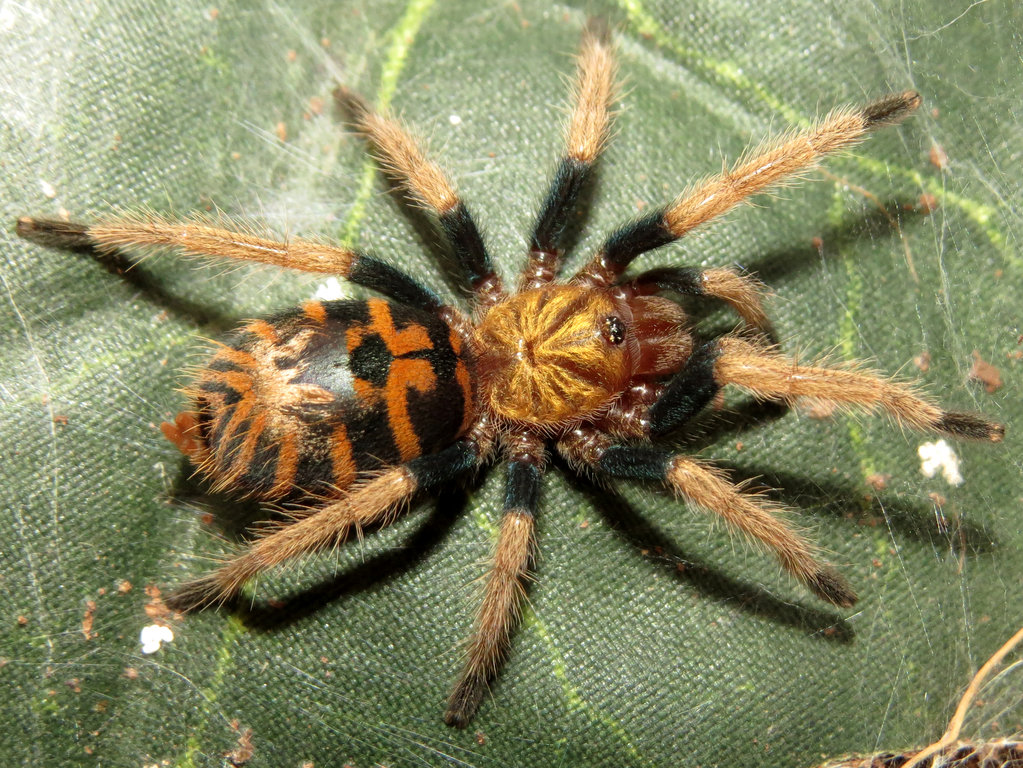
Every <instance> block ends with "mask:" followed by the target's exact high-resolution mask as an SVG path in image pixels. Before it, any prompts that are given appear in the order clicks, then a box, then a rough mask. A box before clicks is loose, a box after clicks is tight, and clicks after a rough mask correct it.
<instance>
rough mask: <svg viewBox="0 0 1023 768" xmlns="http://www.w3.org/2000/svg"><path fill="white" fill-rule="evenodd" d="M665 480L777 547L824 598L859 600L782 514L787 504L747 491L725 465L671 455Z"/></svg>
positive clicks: (792, 570) (848, 602)
mask: <svg viewBox="0 0 1023 768" xmlns="http://www.w3.org/2000/svg"><path fill="white" fill-rule="evenodd" d="M664 479H665V482H666V483H667V485H668V486H669V487H670V488H671V489H672V490H674V491H675V492H676V493H678V494H680V495H681V496H684V497H685V498H687V499H689V500H690V501H692V502H694V503H696V504H699V505H700V506H701V507H703V508H704V509H707V510H710V511H711V512H713V513H714V514H716V515H718V516H720V517H721V519H722V520H724V521H725V522H726V523H728V525H729V526H730V527H731V528H732V529H734V530H737V531H740V532H741V533H743V534H744V535H745V536H746V537H747V538H748V539H749V540H750V541H752V542H754V543H756V544H761V545H763V546H764V547H765V548H766V549H768V550H770V551H771V552H773V553H774V554H775V555H776V556H777V558H778V560H779V562H780V563H781V565H782V567H783V568H784V569H785V570H786V571H788V572H789V573H791V574H792V575H793V576H795V577H796V578H797V579H799V581H801V582H803V584H805V585H806V586H807V587H808V588H809V589H810V590H811V591H812V592H813V593H814V594H816V595H817V596H818V597H820V598H822V599H824V600H827V601H828V602H830V603H834V604H835V605H839V606H842V607H843V608H848V607H849V606H851V605H853V603H855V602H856V593H855V592H854V591H853V589H852V587H851V586H849V583H848V582H847V581H846V580H845V578H844V577H843V576H841V575H840V574H839V573H838V572H837V571H835V570H834V569H833V568H831V567H830V566H827V565H824V564H822V563H820V562H819V561H818V560H817V559H816V557H815V556H814V550H813V547H812V546H811V545H810V544H809V543H807V541H806V540H805V539H804V538H803V537H802V536H800V535H799V534H798V533H796V531H795V530H793V529H792V527H791V526H790V525H789V524H788V523H786V522H785V521H784V520H782V519H781V518H779V517H777V516H776V514H775V513H776V512H778V511H779V510H780V509H781V508H780V507H778V506H777V505H775V504H773V503H771V502H769V501H767V500H766V499H764V498H762V497H758V496H756V495H753V494H749V493H743V492H742V491H741V489H740V487H739V486H736V485H735V484H733V483H731V482H729V481H728V480H727V479H726V478H725V476H724V474H723V473H722V472H721V471H720V470H719V469H716V468H713V467H709V466H707V465H705V464H702V463H701V462H698V461H696V460H694V459H691V458H688V457H686V456H675V457H674V458H672V459H671V460H670V462H669V464H668V469H667V472H666V473H665V477H664Z"/></svg>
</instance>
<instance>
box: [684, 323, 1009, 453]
mask: <svg viewBox="0 0 1023 768" xmlns="http://www.w3.org/2000/svg"><path fill="white" fill-rule="evenodd" d="M714 346H715V347H716V349H715V350H714V352H713V354H714V364H713V376H714V381H715V383H716V384H717V385H718V386H724V385H725V384H735V385H736V386H738V387H741V388H742V389H745V390H746V391H747V392H750V393H752V394H753V395H754V396H755V397H757V398H761V399H772V398H781V399H783V400H786V401H788V402H792V401H794V400H796V399H797V398H800V397H810V398H816V399H819V400H826V401H829V402H832V403H836V404H839V405H847V406H854V407H857V408H863V409H865V410H874V409H878V408H880V409H881V410H883V411H885V412H886V413H887V414H888V415H889V416H891V417H892V418H894V419H895V420H896V421H898V422H900V423H903V424H907V425H909V426H911V427H913V428H915V429H920V430H925V431H931V432H941V433H943V434H946V435H949V436H951V437H957V438H966V439H968V440H988V441H991V442H994V443H997V442H999V441H1001V440H1002V438H1003V437H1004V436H1005V427H1003V426H1002V425H1001V424H997V423H995V422H993V421H990V420H988V419H986V418H984V417H983V416H979V415H977V414H973V413H962V412H959V411H945V410H942V409H941V408H939V407H938V406H937V405H935V404H934V403H932V402H931V401H930V400H927V399H925V398H923V397H920V396H919V395H917V394H915V393H914V392H913V391H912V390H911V389H910V388H909V387H907V386H905V385H903V384H899V383H896V382H893V381H891V380H889V379H885V378H882V377H880V376H876V375H874V374H871V373H865V372H862V371H850V370H842V369H835V368H824V367H821V366H808V365H800V364H799V363H797V362H796V361H795V360H792V359H791V358H787V357H783V356H782V355H780V354H777V353H776V352H774V351H772V350H770V349H764V348H762V347H758V346H757V345H755V344H752V343H750V342H749V341H746V340H745V339H741V338H738V337H736V336H724V337H722V338H720V339H718V340H717V342H715V345H714ZM671 390H672V387H671V385H670V384H669V387H668V392H671Z"/></svg>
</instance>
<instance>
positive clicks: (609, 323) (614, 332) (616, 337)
mask: <svg viewBox="0 0 1023 768" xmlns="http://www.w3.org/2000/svg"><path fill="white" fill-rule="evenodd" d="M601 330H602V333H603V334H604V338H605V339H607V340H608V341H609V342H611V343H612V344H614V345H615V346H617V345H618V344H621V343H622V342H623V341H625V323H623V322H622V321H621V318H618V317H614V316H613V315H612V316H611V317H609V318H607V319H606V320H605V321H604V327H603V329H601Z"/></svg>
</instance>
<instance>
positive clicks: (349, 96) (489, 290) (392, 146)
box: [334, 86, 505, 305]
mask: <svg viewBox="0 0 1023 768" xmlns="http://www.w3.org/2000/svg"><path fill="white" fill-rule="evenodd" d="M334 96H335V98H336V99H337V101H338V102H339V103H340V104H341V106H342V107H343V108H344V109H345V110H347V111H348V113H349V114H350V115H351V117H352V122H353V125H354V127H355V129H356V130H358V131H359V132H360V133H362V134H363V135H364V136H365V137H366V138H367V139H368V140H369V141H370V143H371V144H372V145H373V147H374V148H375V150H376V156H377V159H378V160H379V161H380V164H381V165H382V166H383V167H384V169H385V170H386V171H387V172H388V173H390V174H391V175H392V176H393V177H394V178H395V179H396V180H397V181H398V182H399V183H400V184H401V185H402V186H403V187H404V188H405V190H406V191H407V192H408V194H409V195H410V196H411V198H412V199H413V200H414V201H415V202H416V203H418V204H419V205H421V206H422V207H423V208H425V209H426V210H428V211H430V212H431V213H433V215H434V216H436V217H437V222H438V223H439V224H440V228H441V230H442V231H443V232H444V235H445V236H446V238H447V240H448V242H449V244H450V245H451V248H452V250H453V251H454V253H455V258H456V259H457V261H458V263H459V265H460V266H461V268H462V270H463V272H464V273H465V275H466V277H467V279H468V281H469V285H470V287H471V288H472V289H473V291H474V292H475V294H476V297H477V299H478V300H479V301H481V302H482V303H484V304H489V305H493V304H497V303H498V302H500V301H501V300H502V299H503V298H504V296H505V294H504V289H503V288H502V286H501V279H500V277H498V275H497V274H496V273H495V272H494V268H493V265H492V264H491V261H490V256H489V254H488V253H487V250H486V246H485V245H484V244H483V238H482V237H481V235H480V232H479V229H478V227H477V226H476V222H475V221H474V220H473V218H472V214H470V213H469V210H468V209H467V208H466V207H465V203H463V202H462V200H461V198H460V197H459V196H458V193H457V192H456V191H455V187H454V185H453V184H452V183H451V182H450V181H449V180H448V178H447V176H446V175H445V174H444V171H442V170H441V168H440V166H438V165H437V164H436V163H434V162H433V161H431V160H430V159H429V158H428V157H427V156H426V153H425V152H424V151H423V149H422V148H421V147H420V145H419V142H418V141H417V140H416V139H415V138H414V137H413V136H412V134H411V133H410V132H409V131H408V129H406V128H405V127H404V126H403V125H402V124H401V123H400V122H399V121H398V120H397V119H395V118H393V117H390V116H389V115H384V114H380V113H379V112H377V111H375V110H374V109H373V107H372V106H370V104H369V102H367V101H366V100H365V99H364V98H363V97H362V96H360V95H359V94H357V93H355V92H354V91H352V90H350V89H348V88H346V87H345V86H339V87H338V88H337V89H336V90H335V91H334Z"/></svg>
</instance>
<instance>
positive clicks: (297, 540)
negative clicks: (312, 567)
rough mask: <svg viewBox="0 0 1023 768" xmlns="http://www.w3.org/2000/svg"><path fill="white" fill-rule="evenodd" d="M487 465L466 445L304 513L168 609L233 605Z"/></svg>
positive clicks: (178, 593) (194, 584)
mask: <svg viewBox="0 0 1023 768" xmlns="http://www.w3.org/2000/svg"><path fill="white" fill-rule="evenodd" d="M481 460H482V456H481V453H480V448H479V446H478V445H477V444H476V443H475V442H473V441H472V440H460V441H459V442H457V443H455V444H454V445H451V446H449V447H447V448H445V449H444V450H443V451H440V452H439V453H435V454H432V455H428V456H420V457H418V458H415V459H413V460H412V461H409V462H407V463H406V464H403V465H399V466H397V467H392V468H390V469H387V470H384V471H383V472H381V473H380V474H379V475H377V476H376V477H373V478H371V479H368V480H364V481H361V482H358V483H357V484H356V485H354V486H352V487H351V489H349V490H348V492H347V493H346V494H345V495H344V496H343V497H342V498H340V499H337V500H335V501H330V502H328V503H326V504H324V505H323V506H322V507H313V506H311V507H309V508H307V509H303V510H302V511H301V513H300V514H297V515H296V518H297V519H295V520H294V521H289V522H287V523H285V524H283V525H282V526H281V527H279V528H277V529H276V530H273V531H271V532H270V533H268V534H266V535H264V536H262V537H260V538H259V539H257V540H256V541H254V542H253V543H252V544H251V545H250V546H249V547H248V548H247V549H246V550H245V551H244V552H243V553H242V554H240V555H238V556H237V557H235V558H233V559H231V560H228V561H227V562H226V563H225V564H224V565H222V566H220V567H219V568H217V569H216V570H215V571H213V572H212V573H209V574H207V575H206V576H202V577H200V578H198V579H195V580H194V581H190V582H188V583H186V584H184V585H182V586H181V587H179V588H178V589H177V590H175V591H174V592H173V593H172V594H171V595H170V596H169V597H168V598H167V604H168V605H169V606H170V607H171V608H173V609H174V610H178V611H192V610H196V609H200V608H205V607H207V606H214V605H220V604H222V603H225V602H228V601H229V600H231V599H233V598H234V597H236V596H237V595H238V593H239V592H240V591H241V589H242V588H243V587H244V586H245V584H246V583H248V582H249V581H250V580H251V579H253V578H254V577H256V576H258V575H259V574H260V573H262V572H263V571H265V570H267V569H268V568H272V567H274V566H276V565H280V564H281V563H283V562H285V561H286V560H290V559H292V558H295V557H299V556H300V555H306V554H312V553H314V552H320V551H322V550H324V549H327V548H329V547H334V546H337V545H338V544H339V543H341V542H343V541H345V540H346V539H348V538H349V537H350V536H351V535H352V534H353V533H354V534H356V535H361V531H362V529H363V528H364V527H366V526H368V525H388V524H389V523H391V522H393V520H394V519H395V518H396V517H397V515H398V512H399V511H400V510H401V508H402V505H404V504H405V503H407V502H408V501H409V499H411V498H412V496H413V495H414V494H415V493H417V492H418V491H421V490H425V489H428V488H432V487H436V486H438V485H442V484H444V483H448V482H451V481H452V480H454V479H455V478H457V477H458V476H459V475H462V474H464V473H466V472H469V471H470V470H472V469H474V468H476V467H478V466H479V464H480V462H481Z"/></svg>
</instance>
